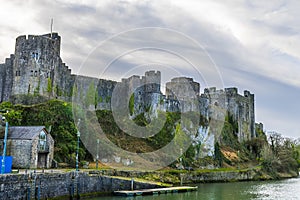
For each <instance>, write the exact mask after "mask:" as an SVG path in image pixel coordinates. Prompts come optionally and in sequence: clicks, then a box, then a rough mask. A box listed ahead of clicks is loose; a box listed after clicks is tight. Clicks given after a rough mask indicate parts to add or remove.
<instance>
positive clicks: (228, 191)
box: [93, 178, 300, 200]
mask: <svg viewBox="0 0 300 200" xmlns="http://www.w3.org/2000/svg"><path fill="white" fill-rule="evenodd" d="M186 199H188V200H199V199H205V200H234V199H237V200H246V199H247V200H248V199H251V200H274V199H280V200H294V199H299V200H300V178H296V179H287V180H282V181H260V182H236V183H211V184H199V185H198V191H197V192H188V193H178V194H161V195H155V196H138V197H99V198H96V199H93V200H186Z"/></svg>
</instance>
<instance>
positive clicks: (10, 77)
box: [0, 33, 255, 141]
mask: <svg viewBox="0 0 300 200" xmlns="http://www.w3.org/2000/svg"><path fill="white" fill-rule="evenodd" d="M60 42H61V38H60V36H59V35H58V33H52V34H51V33H48V34H44V35H28V36H25V35H23V36H19V37H18V38H17V39H16V46H15V54H12V55H11V56H10V57H9V58H6V59H5V63H3V64H0V83H1V84H0V102H2V101H13V102H15V103H22V102H23V99H22V96H23V97H24V96H26V95H28V94H30V95H33V96H39V97H43V98H44V99H53V98H58V99H63V100H65V101H76V102H78V103H81V104H82V106H83V107H84V108H88V109H108V110H110V109H111V98H112V96H113V91H114V88H115V86H116V85H117V82H116V81H112V80H105V79H97V78H92V77H87V76H81V75H74V74H72V73H71V69H69V67H68V66H67V65H66V64H65V63H64V62H63V61H62V59H61V58H60ZM120 84H121V87H122V91H121V92H122V94H120V95H121V96H122V95H129V97H130V99H131V101H133V102H134V106H133V108H132V109H133V110H132V114H133V115H134V114H140V113H142V112H145V111H147V112H148V111H149V110H151V112H154V113H155V112H156V111H157V110H164V111H169V112H189V111H197V112H200V114H201V115H202V116H205V117H206V118H209V117H210V116H211V113H213V109H215V108H218V109H223V110H227V112H228V113H230V115H232V116H233V118H234V119H235V120H236V121H237V122H238V126H239V127H238V129H239V131H238V133H237V134H238V137H239V139H240V140H241V141H243V140H248V139H250V138H251V137H255V116H254V94H251V93H250V92H249V91H247V90H245V91H244V94H243V95H241V94H239V93H238V89H237V88H235V87H232V88H225V89H224V90H223V89H219V90H218V89H216V87H211V88H206V89H204V93H203V94H200V84H199V83H198V82H196V81H194V80H193V78H191V77H175V78H172V79H171V81H170V82H167V83H166V92H165V95H163V94H162V93H161V91H160V89H161V88H160V85H161V72H160V71H154V70H150V71H146V72H145V74H144V75H143V76H138V75H133V76H131V77H129V78H123V79H122V80H121V83H120ZM132 95H133V98H131V97H132ZM121 99H122V97H121ZM123 99H127V98H123ZM128 99H129V98H128ZM131 103H132V102H131Z"/></svg>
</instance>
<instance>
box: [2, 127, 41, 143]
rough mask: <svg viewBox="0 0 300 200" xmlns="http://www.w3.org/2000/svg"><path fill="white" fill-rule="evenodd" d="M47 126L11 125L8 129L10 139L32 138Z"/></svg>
mask: <svg viewBox="0 0 300 200" xmlns="http://www.w3.org/2000/svg"><path fill="white" fill-rule="evenodd" d="M44 128H45V126H11V127H9V129H8V136H7V138H8V139H19V140H32V139H33V138H34V137H36V136H37V135H39V134H40V132H41V131H42V130H43V129H44Z"/></svg>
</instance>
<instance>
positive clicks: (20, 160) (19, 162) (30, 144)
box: [1, 126, 54, 168]
mask: <svg viewBox="0 0 300 200" xmlns="http://www.w3.org/2000/svg"><path fill="white" fill-rule="evenodd" d="M2 138H3V137H2ZM1 145H2V147H1V151H2V149H3V139H2V141H1ZM6 152H7V153H6V155H10V156H12V157H13V168H50V167H51V164H52V160H53V154H54V140H53V138H52V137H51V135H50V134H49V133H48V131H47V130H46V128H45V127H44V126H11V127H9V130H8V137H7V151H6Z"/></svg>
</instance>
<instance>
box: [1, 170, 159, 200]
mask: <svg viewBox="0 0 300 200" xmlns="http://www.w3.org/2000/svg"><path fill="white" fill-rule="evenodd" d="M77 183H78V184H77ZM133 186H134V189H142V188H156V187H158V185H156V184H150V183H141V182H137V181H134V184H133ZM77 188H78V193H79V195H80V196H93V195H100V194H103V193H107V194H110V193H112V192H113V191H116V190H131V180H126V179H120V178H115V177H109V176H103V175H97V174H94V175H90V174H88V173H85V172H79V173H78V178H76V173H75V172H68V173H30V174H5V175H1V176H0V199H16V200H17V199H49V198H55V197H56V198H58V197H59V199H71V198H72V197H74V196H76V194H77Z"/></svg>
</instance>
